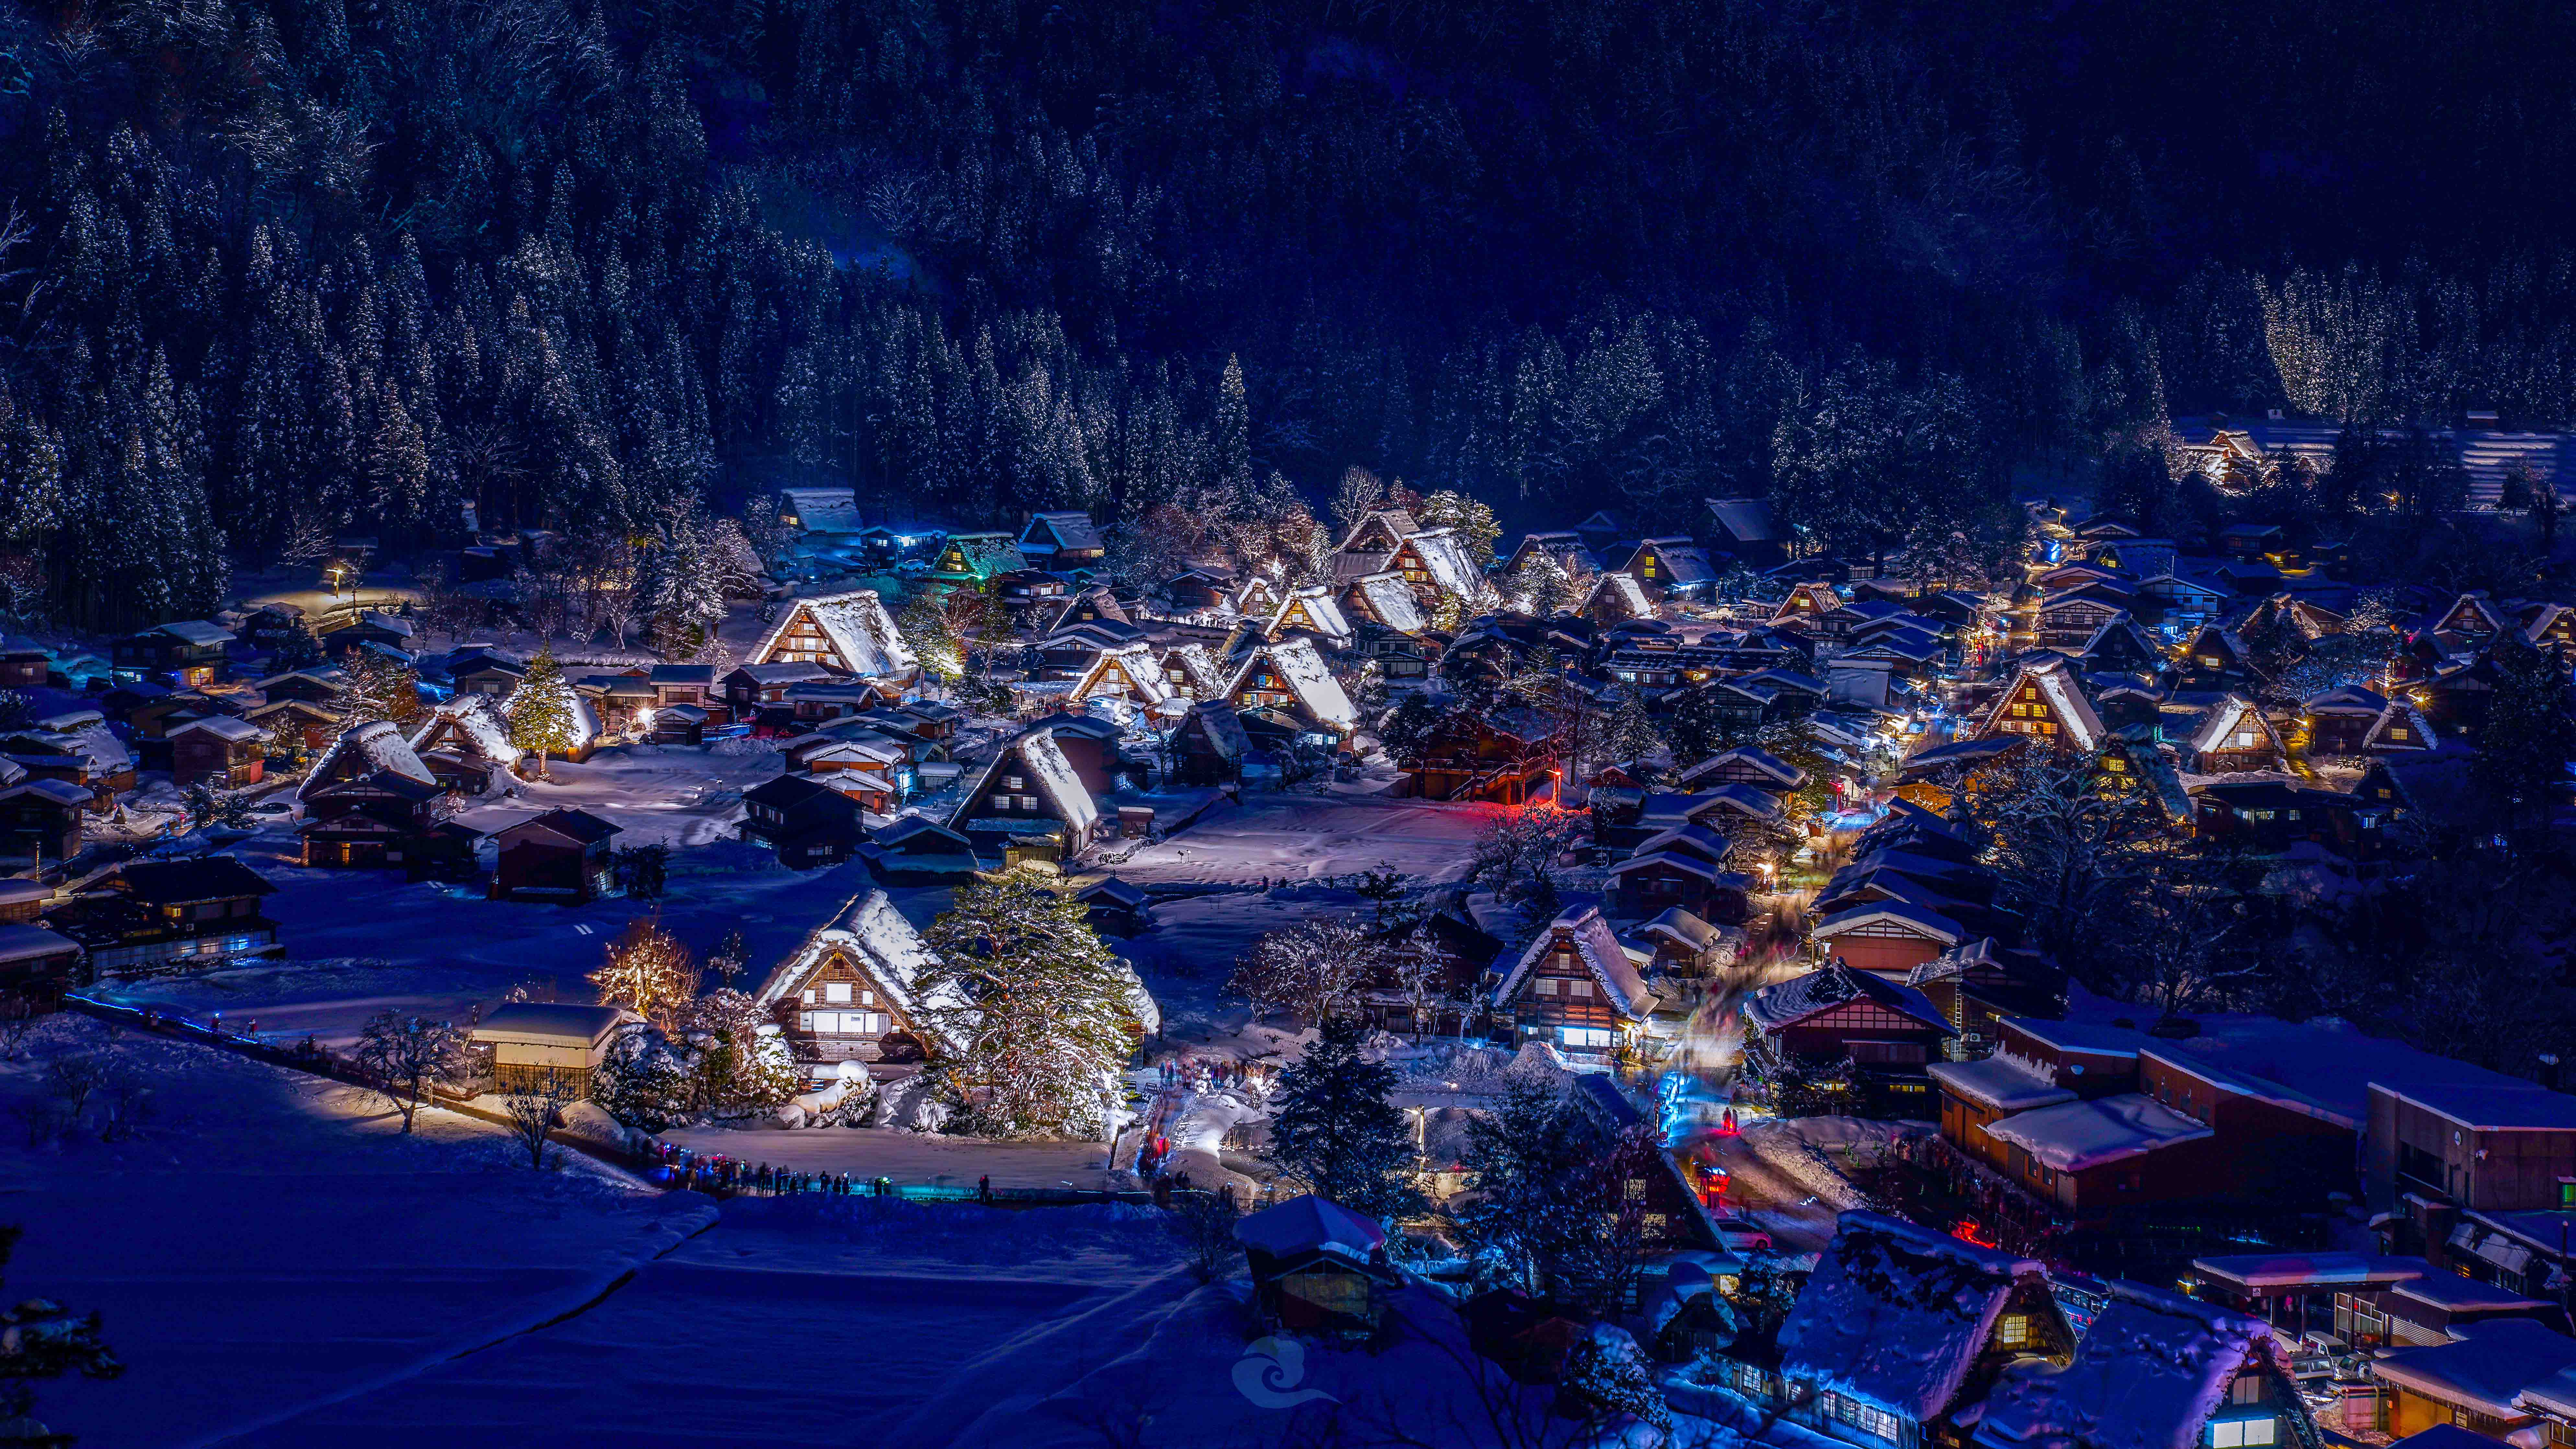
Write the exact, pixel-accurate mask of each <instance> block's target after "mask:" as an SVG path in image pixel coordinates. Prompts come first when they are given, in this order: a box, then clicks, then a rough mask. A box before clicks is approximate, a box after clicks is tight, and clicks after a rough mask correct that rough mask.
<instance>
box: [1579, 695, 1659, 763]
mask: <svg viewBox="0 0 2576 1449" xmlns="http://www.w3.org/2000/svg"><path fill="white" fill-rule="evenodd" d="M1668 748H1669V746H1668V745H1667V744H1666V743H1665V741H1664V732H1663V731H1662V730H1659V729H1657V728H1655V721H1654V717H1653V716H1652V715H1650V714H1648V713H1647V712H1646V697H1645V695H1643V694H1642V693H1640V692H1639V691H1638V690H1637V688H1636V687H1635V686H1634V685H1631V686H1629V687H1628V688H1627V689H1624V690H1621V691H1620V693H1619V707H1618V708H1617V709H1616V710H1613V711H1611V714H1610V719H1609V722H1608V723H1607V724H1605V725H1604V726H1603V727H1602V730H1601V740H1600V743H1599V744H1598V745H1596V746H1595V747H1594V749H1593V754H1594V757H1595V758H1597V759H1598V760H1600V761H1601V762H1602V763H1603V764H1616V763H1618V762H1620V761H1623V760H1654V759H1657V758H1660V757H1661V756H1662V755H1663V754H1664V753H1665V751H1666V750H1667V749H1668Z"/></svg>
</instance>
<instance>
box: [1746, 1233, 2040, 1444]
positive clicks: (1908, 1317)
mask: <svg viewBox="0 0 2576 1449" xmlns="http://www.w3.org/2000/svg"><path fill="white" fill-rule="evenodd" d="M2039 1276H2040V1265H2039V1264H2038V1263H2036V1262H2033V1261H2032V1260H2030V1259H2028V1258H2017V1257H2014V1256H2013V1255H2012V1254H2010V1253H1999V1252H1996V1251H1995V1250H1993V1249H1991V1248H1980V1247H1976V1246H1974V1245H1972V1244H1968V1243H1963V1242H1961V1241H1959V1240H1958V1239H1956V1238H1953V1237H1950V1236H1948V1235H1947V1234H1944V1233H1938V1232H1934V1231H1932V1230H1931V1229H1929V1228H1920V1227H1916V1226H1915V1225H1914V1224H1912V1223H1908V1222H1900V1221H1898V1220H1897V1219H1895V1218H1890V1217H1882V1216H1880V1215H1879V1214H1877V1213H1870V1212H1857V1211H1855V1212H1847V1213H1844V1214H1843V1215H1842V1218H1841V1220H1840V1222H1839V1224H1838V1226H1837V1229H1836V1231H1835V1233H1834V1240H1833V1242H1832V1243H1830V1244H1828V1245H1827V1246H1826V1248H1825V1251H1824V1253H1823V1254H1822V1255H1821V1256H1820V1257H1819V1259H1818V1260H1817V1263H1816V1271H1815V1273H1814V1274H1813V1275H1812V1276H1810V1277H1809V1278H1808V1279H1807V1287H1806V1291H1804V1292H1802V1293H1800V1294H1799V1295H1798V1306H1797V1307H1796V1308H1795V1309H1794V1310H1792V1311H1791V1312H1790V1314H1789V1319H1788V1322H1786V1323H1784V1324H1782V1325H1781V1328H1780V1373H1781V1376H1782V1377H1783V1378H1786V1379H1788V1380H1790V1381H1791V1382H1793V1383H1804V1384H1808V1385H1811V1386H1813V1387H1814V1388H1816V1389H1818V1390H1830V1391H1832V1392H1835V1393H1839V1394H1843V1395H1846V1396H1848V1397H1850V1398H1854V1399H1858V1400H1860V1401H1861V1402H1862V1403H1865V1404H1871V1405H1875V1406H1877V1407H1879V1408H1882V1409H1885V1410H1887V1411H1889V1412H1891V1413H1895V1414H1900V1415H1902V1416H1904V1417H1905V1418H1907V1419H1911V1420H1913V1421H1915V1422H1916V1423H1921V1422H1924V1421H1926V1420H1929V1419H1933V1418H1935V1417H1937V1416H1939V1415H1941V1414H1943V1413H1945V1412H1947V1411H1948V1410H1949V1409H1950V1408H1951V1401H1952V1400H1953V1399H1955V1398H1956V1397H1957V1396H1958V1394H1959V1390H1960V1387H1961V1385H1962V1383H1963V1382H1964V1381H1965V1379H1966V1378H1967V1374H1968V1369H1969V1367H1970V1366H1971V1365H1972V1364H1973V1363H1974V1362H1975V1361H1976V1358H1977V1355H1978V1354H1979V1352H1981V1351H1982V1350H1983V1349H1984V1347H1985V1345H1986V1341H1987V1339H1988V1338H1990V1337H1991V1336H1992V1335H1993V1332H1994V1325H1995V1320H1996V1318H1997V1317H1998V1316H2000V1315H2001V1314H2002V1312H2003V1309H2004V1305H2005V1302H2006V1300H2007V1299H2009V1298H2010V1297H2011V1296H2012V1293H2013V1290H2014V1288H2015V1287H2017V1286H2020V1285H2022V1284H2025V1283H2029V1284H2037V1283H2038V1282H2039ZM2039 1297H2040V1299H2041V1301H2042V1302H2045V1301H2046V1294H2045V1292H2044V1291H2043V1292H2042V1293H2041V1294H2040V1295H2039Z"/></svg>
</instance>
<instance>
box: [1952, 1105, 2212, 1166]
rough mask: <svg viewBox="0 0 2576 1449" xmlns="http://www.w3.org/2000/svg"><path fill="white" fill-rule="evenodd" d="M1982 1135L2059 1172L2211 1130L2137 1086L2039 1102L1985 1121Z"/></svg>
mask: <svg viewBox="0 0 2576 1449" xmlns="http://www.w3.org/2000/svg"><path fill="white" fill-rule="evenodd" d="M1986 1135H1987V1136H1989V1137H1992V1138H1994V1139H1995V1140H1996V1141H1998V1142H2009V1143H2011V1144H2013V1145H2014V1146H2016V1147H2019V1148H2021V1149H2022V1150H2024V1151H2026V1152H2028V1153H2029V1154H2030V1155H2031V1156H2032V1157H2034V1158H2037V1159H2038V1160H2039V1161H2040V1162H2041V1163H2042V1164H2043V1165H2045V1166H2047V1167H2048V1168H2050V1169H2051V1170H2053V1171H2057V1172H2082V1171H2083V1170H2085V1169H2086V1168H2088V1167H2099V1166H2101V1165H2102V1164H2104V1163H2108V1162H2118V1161H2120V1160H2122V1159H2123V1158H2129V1157H2137V1156H2140V1155H2143V1154H2145V1153H2149V1152H2153V1151H2155V1150H2156V1149H2157V1148H2159V1147H2170V1146H2173V1145H2174V1144H2175V1143H2177V1142H2194V1141H2198V1140H2199V1139H2201V1138H2203V1137H2207V1136H2210V1135H2212V1134H2211V1132H2210V1129H2209V1127H2208V1125H2207V1124H2205V1123H2202V1122H2198V1121H2195V1120H2193V1119H2192V1118H2189V1117H2186V1116H2184V1115H2182V1114H2181V1113H2179V1112H2176V1111H2174V1110H2172V1109H2171V1108H2168V1107H2166V1106H2164V1105H2162V1104H2161V1103H2158V1102H2157V1101H2155V1100H2154V1099H2153V1098H2151V1097H2145V1096H2141V1095H2139V1094H2138V1093H2136V1092H2122V1093H2119V1094H2118V1095H2116V1096H2110V1097H2098V1098H2095V1099H2094V1100H2092V1101H2089V1102H2068V1103H2065V1104H2064V1105H2062V1106H2056V1107H2042V1108H2040V1109H2038V1110H2037V1111H2033V1112H2024V1113H2021V1114H2020V1115H2018V1116H2014V1117H2007V1118H2005V1119H2004V1120H2002V1121H2000V1122H1993V1123H1989V1124H1987V1127H1986Z"/></svg>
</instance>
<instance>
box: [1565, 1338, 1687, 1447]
mask: <svg viewBox="0 0 2576 1449" xmlns="http://www.w3.org/2000/svg"><path fill="white" fill-rule="evenodd" d="M1558 1402H1559V1403H1560V1404H1561V1405H1562V1406H1564V1407H1565V1408H1567V1409H1569V1410H1571V1411H1573V1412H1575V1413H1579V1414H1581V1415H1583V1417H1584V1418H1586V1419H1588V1420H1591V1421H1592V1422H1593V1423H1595V1424H1596V1425H1600V1426H1603V1427H1616V1426H1617V1425H1619V1424H1620V1423H1621V1422H1622V1421H1627V1420H1634V1421H1637V1422H1640V1423H1644V1424H1651V1425H1653V1426H1654V1427H1655V1429H1656V1430H1657V1431H1659V1432H1657V1433H1656V1434H1654V1435H1652V1436H1650V1437H1648V1438H1647V1442H1649V1443H1661V1442H1663V1441H1664V1439H1665V1438H1666V1437H1667V1436H1669V1435H1670V1434H1671V1433H1672V1429H1673V1411H1672V1408H1671V1406H1670V1405H1668V1404H1666V1403H1665V1402H1664V1395H1663V1391H1662V1390H1661V1389H1658V1388H1657V1387H1655V1376H1654V1370H1653V1368H1652V1366H1651V1365H1649V1364H1648V1363H1647V1362H1646V1351H1645V1350H1644V1349H1642V1348H1639V1347H1638V1346H1637V1340H1636V1339H1634V1338H1632V1337H1630V1336H1629V1333H1628V1330H1626V1329H1624V1328H1619V1327H1616V1326H1613V1325H1611V1324H1607V1323H1598V1324H1594V1325H1593V1327H1592V1332H1591V1333H1590V1334H1589V1335H1588V1336H1586V1337H1585V1338H1583V1339H1582V1340H1581V1341H1580V1342H1578V1343H1576V1344H1575V1345H1574V1348H1573V1350H1572V1351H1571V1352H1570V1353H1568V1354H1567V1355H1566V1360H1565V1377H1564V1378H1563V1379H1562V1380H1560V1381H1559V1383H1558ZM1630 1442H1633V1441H1630Z"/></svg>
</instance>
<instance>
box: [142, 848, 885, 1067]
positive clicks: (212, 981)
mask: <svg viewBox="0 0 2576 1449" xmlns="http://www.w3.org/2000/svg"><path fill="white" fill-rule="evenodd" d="M291 846H292V837H291V836H284V835H263V836H256V837H253V838H252V839H251V840H249V841H246V842H244V843H243V844H242V845H240V846H237V847H235V849H234V853H235V854H238V855H240V856H242V858H243V859H245V860H247V861H249V862H250V863H251V864H252V865H253V866H255V867H257V868H258V869H259V870H260V872H261V873H262V874H264V875H266V876H267V877H268V879H269V880H270V882H271V883H272V884H274V885H276V887H277V893H276V894H275V895H272V896H270V897H268V898H267V902H266V905H265V909H266V910H267V912H268V914H269V915H270V916H271V917H272V918H274V919H275V920H276V921H277V922H278V925H279V930H278V936H279V939H280V941H281V943H282V944H283V945H284V946H285V948H286V952H287V959H286V960H285V961H284V962H283V963H281V964H277V965H264V966H256V967H248V968H242V969H237V970H229V971H216V972H210V973H206V974H203V975H198V976H187V977H158V978H150V979H145V980H139V981H129V982H122V983H105V984H102V986H101V987H99V988H98V990H97V993H96V994H98V995H102V996H106V997H110V998H112V999H115V1000H118V1001H123V1002H126V1003H129V1004H132V1005H137V1006H152V1007H157V1008H160V1009H162V1010H165V1011H171V1012H176V1013H178V1014H180V1015H184V1016H187V1017H190V1018H192V1019H196V1020H204V1019H205V1018H206V1016H207V1015H208V1014H209V1013H211V1012H214V1011H221V1012H223V1013H224V1016H225V1019H226V1021H227V1023H228V1024H230V1025H233V1026H236V1027H238V1026H241V1025H243V1024H245V1023H246V1022H247V1021H249V1020H250V1019H252V1018H256V1019H257V1021H258V1030H259V1033H260V1034H261V1035H262V1036H266V1037H271V1038H277V1039H283V1040H287V1041H294V1040H300V1039H301V1038H302V1037H304V1036H305V1035H307V1034H308V1033H309V1034H312V1035H314V1036H316V1037H318V1038H319V1039H321V1040H322V1041H323V1042H325V1043H326V1044H327V1043H331V1042H337V1041H346V1040H349V1039H350V1038H352V1037H354V1036H355V1034H356V1032H357V1029H358V1027H359V1025H360V1024H361V1023H363V1022H364V1021H365V1020H366V1019H367V1017H369V1016H371V1015H373V1014H374V1013H375V1012H377V1011H379V1010H382V1009H384V1008H386V1007H388V1006H391V1007H398V1008H401V1009H403V1010H409V1011H419V1012H422V1013H424V1014H433V1015H438V1016H441V1017H447V1018H453V1019H457V1020H462V1019H464V1017H465V1015H466V1013H467V1012H468V1011H469V1010H470V1009H471V1008H472V1007H473V1006H475V1005H477V1004H480V1005H482V1006H485V1007H489V1006H491V1005H492V1004H494V1003H495V1002H497V1001H499V1000H500V998H501V995H502V993H504V992H506V991H508V990H509V989H510V988H512V987H514V986H521V985H529V986H533V987H535V988H537V994H539V996H540V997H541V998H542V997H543V995H544V993H545V992H547V991H551V992H554V993H556V994H557V995H558V996H559V997H560V999H562V1000H566V1001H589V1000H593V999H595V994H594V993H593V991H592V988H591V987H590V986H589V984H588V983H587V982H586V981H584V980H583V977H584V976H585V975H587V974H588V973H589V972H590V971H592V970H594V969H596V968H597V967H598V965H599V964H600V962H601V960H602V959H603V958H604V956H605V953H606V950H607V947H608V944H609V943H610V942H611V941H614V940H615V939H617V936H618V933H619V932H621V931H623V930H625V929H626V926H627V924H628V923H629V922H630V921H634V920H637V919H639V918H643V917H648V916H657V915H658V917H659V918H660V920H661V922H662V925H663V926H664V928H666V929H668V930H670V931H671V932H673V933H674V934H675V935H677V936H679V937H680V939H681V940H683V941H685V942H687V943H688V944H689V946H690V947H691V948H692V949H694V950H696V951H697V952H699V954H700V955H701V956H704V955H705V954H706V953H708V952H710V951H712V950H714V948H715V947H717V946H718V945H719V944H721V943H722V942H723V940H724V937H725V934H726V932H728V931H730V930H735V929H739V930H740V931H741V932H742V933H743V938H744V941H745V944H746V945H747V946H748V947H749V950H750V965H749V970H748V973H747V975H746V978H745V980H746V983H747V984H757V981H758V979H759V976H760V974H761V973H763V972H765V971H767V970H768V969H769V968H770V967H771V966H772V965H774V964H775V963H776V962H777V961H779V960H780V959H781V958H783V957H784V956H786V955H787V954H788V953H789V952H790V951H792V950H794V949H795V947H796V945H797V944H798V943H799V942H801V941H802V940H803V939H804V938H805V936H806V934H807V933H808V932H810V931H812V930H813V929H814V928H815V927H817V926H819V925H822V924H823V923H825V922H826V921H828V920H830V919H831V918H832V917H833V916H834V915H835V914H836V913H837V912H838V911H839V910H840V908H841V907H842V906H843V905H845V904H846V903H847V902H848V901H849V900H850V899H851V898H852V897H853V896H855V895H857V894H859V893H861V892H862V891H864V890H866V889H867V875H866V872H865V870H864V868H862V867H860V866H858V865H855V864H852V865H843V866H838V867H834V868H832V869H828V870H819V871H804V872H798V871H791V870H788V869H786V868H784V867H782V866H780V865H778V864H777V863H776V862H775V861H774V860H773V859H772V858H771V857H770V856H769V854H768V853H767V852H766V851H761V850H757V849H754V848H752V847H749V846H745V845H742V844H739V843H722V844H716V845H710V846H704V847H701V848H698V849H694V850H685V851H681V852H679V853H676V854H675V855H673V857H672V859H671V867H670V881H669V887H668V890H667V892H666V894H665V896H664V898H663V899H662V900H661V901H659V902H658V903H657V902H651V901H633V900H627V899H623V898H611V899H607V900H600V901H594V902H592V903H590V904H588V905H583V906H564V905H552V904H544V905H540V904H532V903H522V902H511V901H492V900H486V899H484V897H483V895H482V893H481V892H480V891H478V890H473V889H470V888H464V887H456V886H443V885H439V884H436V883H434V882H426V881H423V882H406V881H404V880H403V879H402V877H401V876H400V875H399V874H396V873H394V872H390V871H364V870H355V871H353V870H328V869H307V868H305V867H302V866H296V865H289V864H285V863H282V861H281V860H280V859H279V856H280V854H281V852H283V851H285V850H288V849H290V848H291ZM711 984H712V983H711Z"/></svg>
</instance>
